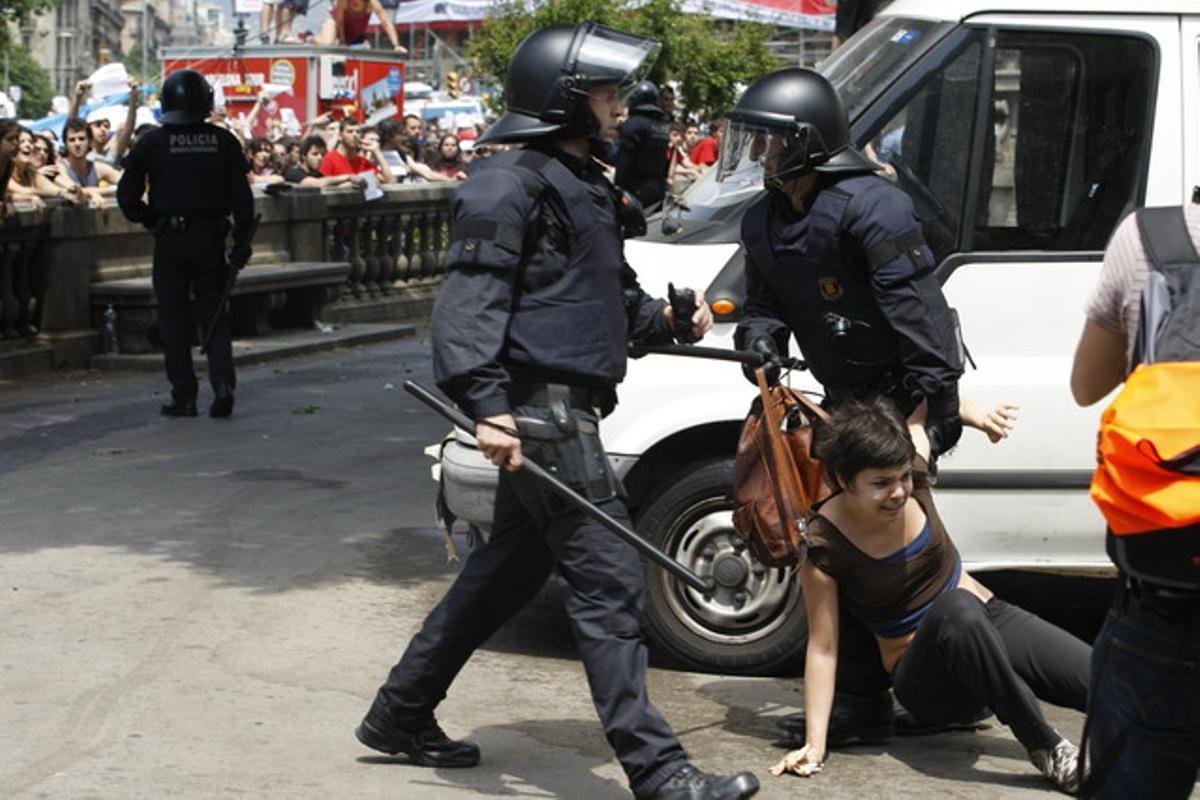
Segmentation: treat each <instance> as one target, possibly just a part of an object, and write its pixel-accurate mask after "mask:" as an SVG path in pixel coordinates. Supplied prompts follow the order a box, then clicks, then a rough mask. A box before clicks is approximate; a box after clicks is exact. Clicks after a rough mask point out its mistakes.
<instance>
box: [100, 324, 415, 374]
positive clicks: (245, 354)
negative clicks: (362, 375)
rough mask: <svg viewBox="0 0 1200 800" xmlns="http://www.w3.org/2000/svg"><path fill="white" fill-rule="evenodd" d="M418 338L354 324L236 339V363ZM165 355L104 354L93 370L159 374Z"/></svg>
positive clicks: (393, 328)
mask: <svg viewBox="0 0 1200 800" xmlns="http://www.w3.org/2000/svg"><path fill="white" fill-rule="evenodd" d="M416 335H417V326H416V325H411V324H405V325H392V324H384V323H351V324H347V325H340V326H338V328H337V330H335V331H332V332H330V333H322V332H320V331H317V330H312V331H307V330H306V331H286V332H279V333H276V334H273V335H271V336H258V337H255V338H253V339H235V340H234V342H233V363H234V364H235V365H237V366H245V365H248V364H261V363H264V362H267V361H277V360H280V359H284V358H291V357H293V356H301V355H309V354H311V353H319V352H324V351H327V350H334V349H337V348H339V347H353V346H356V345H364V344H374V343H376V342H387V341H392V340H395V339H407V338H410V337H413V336H416ZM162 358H163V357H162V353H139V354H137V355H111V354H107V353H103V354H100V355H97V356H93V357H92V362H91V366H92V368H93V369H99V370H113V371H132V372H159V371H161V370H162V368H163V360H162ZM192 358H193V359H194V360H196V361H197V362H201V363H203V361H204V356H201V355H200V353H199V350H198V349H196V348H193V350H192Z"/></svg>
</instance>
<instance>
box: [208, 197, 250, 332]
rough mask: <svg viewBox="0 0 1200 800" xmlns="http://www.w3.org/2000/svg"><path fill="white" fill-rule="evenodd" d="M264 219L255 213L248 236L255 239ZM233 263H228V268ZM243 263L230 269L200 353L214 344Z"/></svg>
mask: <svg viewBox="0 0 1200 800" xmlns="http://www.w3.org/2000/svg"><path fill="white" fill-rule="evenodd" d="M261 221H262V214H255V215H254V219H253V220H251V222H250V230H249V232H248V235H247V238H248V239H249V240H250V241H254V234H255V233H257V232H258V223H259V222H261ZM230 266H232V265H226V269H229V267H230ZM244 266H246V265H245V264H242V265H241V267H238V268H237V269H229V273H230V274H229V275H228V276H227V277H226V278H225V290H224V291H223V292H221V299H220V300H219V301H218V302H217V310H216V311H214V312H213V316H212V319H211V320H209V321H208V331H207V332H206V333H205V334H204V341H203V342H201V343H200V355H205V354H207V353H208V346H209V345H210V344H212V338H213V334H214V333H216V332H217V325H219V324H220V322H221V316H222V315H223V314H224V313H225V304H226V303H228V302H229V296H230V295H232V294H233V285H234V284H235V283H237V276H238V273H239V272H241V271H242V267H244Z"/></svg>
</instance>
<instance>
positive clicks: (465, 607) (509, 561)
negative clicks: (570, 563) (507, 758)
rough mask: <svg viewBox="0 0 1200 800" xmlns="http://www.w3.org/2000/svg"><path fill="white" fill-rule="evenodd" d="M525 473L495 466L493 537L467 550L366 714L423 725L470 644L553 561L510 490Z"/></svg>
mask: <svg viewBox="0 0 1200 800" xmlns="http://www.w3.org/2000/svg"><path fill="white" fill-rule="evenodd" d="M528 479H529V478H528V476H527V475H514V474H512V473H509V472H501V473H500V484H499V487H498V488H497V490H496V506H495V524H494V526H493V529H492V533H491V536H490V537H489V538H488V541H487V542H486V543H485V544H484V545H482V546H481V547H479V548H478V549H476V550H475V551H473V552H472V553H471V555H470V556H468V558H467V561H466V563H465V564H464V565H463V568H462V572H460V573H459V575H458V577H457V578H456V579H455V581H454V585H453V586H451V587H450V591H448V592H447V593H446V596H445V597H443V598H442V601H441V602H440V603H438V605H437V607H436V608H434V610H433V611H432V612H430V614H429V616H428V617H426V619H425V623H424V625H422V627H421V630H420V632H418V633H417V635H416V636H414V637H413V638H412V640H411V641H410V642H409V644H408V648H407V649H406V650H405V652H404V655H403V657H402V658H401V659H400V661H399V663H397V664H396V666H394V667H393V668H392V670H391V673H390V674H389V675H388V679H387V681H386V682H385V683H384V684H383V686H381V687H380V689H379V692H378V694H377V696H376V699H375V703H374V705H373V706H372V707H371V711H370V712H369V713H368V718H369V719H377V720H378V721H379V722H380V723H382V724H383V725H389V726H395V727H399V728H404V729H410V730H417V729H420V728H421V727H423V726H424V725H427V724H428V723H429V722H430V721H431V720H432V719H433V712H434V709H435V708H436V707H437V705H438V703H440V702H441V701H442V699H443V698H444V697H445V696H446V691H447V690H448V689H449V687H450V684H451V682H452V681H453V680H454V678H455V676H456V675H458V672H459V670H461V669H462V667H463V665H464V664H465V663H466V662H467V659H468V658H470V656H471V654H472V653H474V652H475V649H476V648H478V647H479V646H480V645H482V644H483V643H484V642H485V641H487V640H488V638H489V637H490V636H491V635H492V634H493V633H495V632H496V630H497V629H498V628H499V627H500V626H501V625H503V624H504V623H505V622H507V621H508V620H509V619H510V618H511V617H512V616H513V615H514V614H516V613H517V611H519V610H520V609H522V608H524V607H525V606H526V605H527V604H528V603H529V601H530V600H532V599H533V597H534V596H535V595H536V594H537V593H538V591H540V590H541V588H542V586H543V585H544V584H545V582H546V578H547V577H548V576H549V574H550V569H551V568H552V566H553V558H552V555H551V552H550V548H549V547H547V546H546V541H545V539H544V537H543V535H542V532H541V531H540V530H538V527H537V524H536V522H535V521H534V519H533V518H532V517H531V515H530V514H529V512H528V511H527V510H526V508H525V507H524V505H522V503H521V501H520V500H519V499H518V496H517V494H516V491H515V489H514V483H515V482H516V481H518V480H528Z"/></svg>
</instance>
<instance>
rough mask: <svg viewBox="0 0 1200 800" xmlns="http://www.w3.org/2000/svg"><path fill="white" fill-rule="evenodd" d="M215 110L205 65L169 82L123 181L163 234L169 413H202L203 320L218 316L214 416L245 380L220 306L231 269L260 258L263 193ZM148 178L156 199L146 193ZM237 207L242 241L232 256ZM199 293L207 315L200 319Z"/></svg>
mask: <svg viewBox="0 0 1200 800" xmlns="http://www.w3.org/2000/svg"><path fill="white" fill-rule="evenodd" d="M212 107H213V91H212V87H211V86H209V84H208V81H207V80H206V79H205V78H204V76H203V75H201V74H200V73H199V72H196V71H194V70H182V71H180V72H175V73H173V74H172V75H171V76H170V77H168V78H167V79H166V81H164V82H163V87H162V110H163V114H162V123H163V124H162V127H160V128H156V129H154V130H152V131H150V132H149V133H146V134H144V135H143V136H141V137H139V138H138V140H137V142H136V143H135V144H134V146H133V149H132V150H131V151H130V152H129V155H127V156H126V157H125V161H124V168H125V171H124V173H123V174H122V175H121V181H120V183H119V184H118V186H117V202H118V203H119V204H120V206H121V211H122V212H123V213H124V214H125V216H126V217H128V218H129V219H130V220H132V221H133V222H140V223H142V224H143V225H145V226H146V227H147V228H149V229H150V230H152V231H154V273H153V279H154V296H155V299H156V300H157V302H158V319H159V331H160V333H161V335H162V346H163V358H164V361H165V362H166V368H167V380H169V381H170V382H171V402H170V403H168V404H166V405H164V406H163V407H162V413H163V414H166V415H167V416H171V417H194V416H196V393H197V390H198V387H197V384H196V375H195V372H194V371H193V368H192V350H191V347H192V339H193V337H194V335H195V333H196V328H197V324H198V323H200V324H203V325H204V326H206V327H207V326H208V325H209V324H210V322H211V321H212V320H213V318H214V316H215V315H217V314H220V315H221V317H220V319H219V320H218V321H217V325H216V329H215V331H214V333H213V335H212V339H211V341H210V343H209V346H208V379H209V383H210V384H211V385H212V389H213V401H212V405H211V406H210V407H209V415H210V416H213V417H228V416H229V415H230V414H232V413H233V390H234V387H235V386H236V383H237V380H236V377H235V375H234V371H233V346H232V342H231V341H230V337H229V325H228V321H227V319H226V316H225V310H224V309H223V308H218V304H219V302H220V299H221V294H222V291H223V290H224V287H225V281H226V279H227V276H228V274H229V270H235V271H236V270H239V269H241V268H242V267H243V266H245V265H246V262H247V261H249V260H250V252H251V251H250V239H251V237H252V236H253V216H254V197H253V195H252V194H251V192H250V184H249V182H248V181H247V180H246V173H247V172H248V171H249V169H250V165H249V163H248V162H247V161H246V157H245V155H244V154H243V152H242V146H241V144H240V143H239V142H238V140H237V139H236V138H235V137H234V135H233V134H231V133H230V132H229V131H227V130H225V129H224V128H218V127H217V126H215V125H210V124H208V123H207V122H205V120H206V119H207V118H208V115H209V114H210V113H211V112H212ZM147 181H148V182H149V185H150V198H149V203H148V204H147V203H146V201H145V200H143V199H142V196H143V195H144V194H145V192H146V184H147ZM230 214H232V215H233V247H232V249H231V250H230V252H229V256H228V259H226V254H225V237H226V235H227V233H228V232H229V216H230ZM192 294H194V295H195V297H196V304H197V306H198V312H199V319H195V318H193V316H192V303H191V297H190V295H192Z"/></svg>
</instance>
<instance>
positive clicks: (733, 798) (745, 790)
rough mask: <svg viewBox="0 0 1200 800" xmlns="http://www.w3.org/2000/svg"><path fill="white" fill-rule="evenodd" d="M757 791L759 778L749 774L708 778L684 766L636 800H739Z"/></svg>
mask: <svg viewBox="0 0 1200 800" xmlns="http://www.w3.org/2000/svg"><path fill="white" fill-rule="evenodd" d="M757 791H758V778H756V777H754V774H753V773H750V772H739V773H738V774H736V775H709V774H708V773H707V772H701V771H700V770H698V769H696V768H695V767H693V766H692V765H691V764H684V765H683V766H682V767H680V768H679V769H678V770H676V771H675V772H674V773H672V774H671V777H669V778H667V779H666V780H665V781H663V782H662V783H661V784H659V786H658V788H657V789H655V790H654V791H653V792H651V793H650V794H640V795H638V798H639V800H742V799H743V798H746V797H752V796H753V795H754V793H755V792H757Z"/></svg>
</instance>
